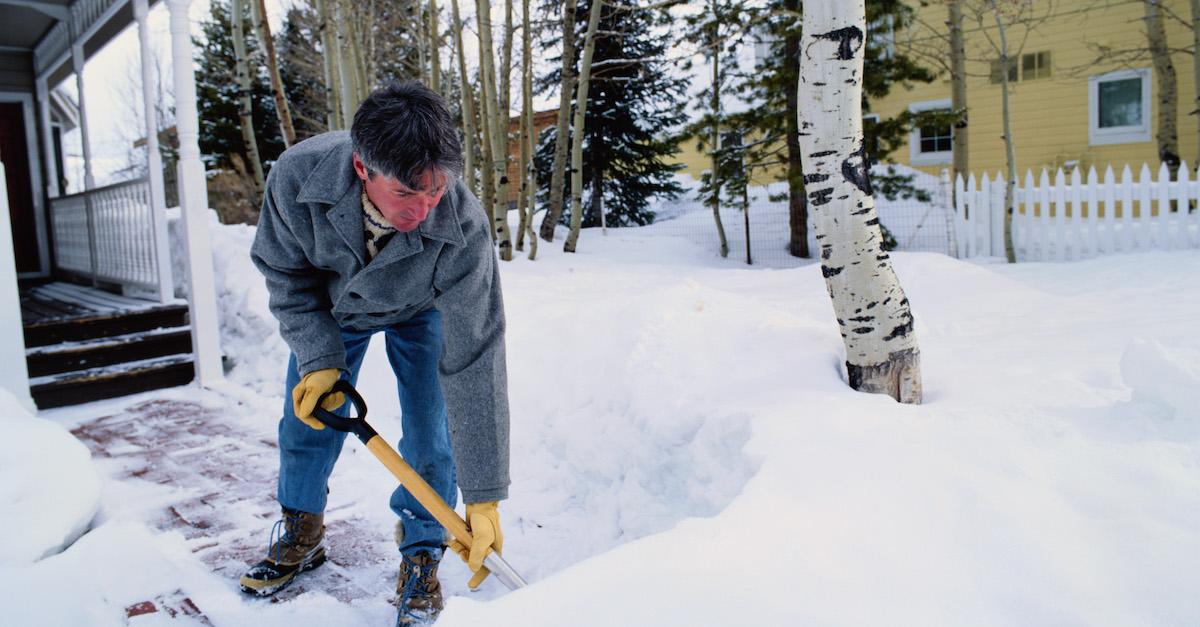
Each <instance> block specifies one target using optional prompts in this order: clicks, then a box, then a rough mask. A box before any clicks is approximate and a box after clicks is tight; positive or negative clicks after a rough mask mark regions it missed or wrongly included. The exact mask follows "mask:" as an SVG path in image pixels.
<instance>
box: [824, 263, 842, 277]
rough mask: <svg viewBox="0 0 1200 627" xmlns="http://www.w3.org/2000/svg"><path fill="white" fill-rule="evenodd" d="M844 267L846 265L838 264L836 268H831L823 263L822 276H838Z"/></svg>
mask: <svg viewBox="0 0 1200 627" xmlns="http://www.w3.org/2000/svg"><path fill="white" fill-rule="evenodd" d="M844 269H845V266H838V267H836V268H830V267H829V266H827V265H825V264H821V276H823V277H825V278H827V279H828V278H829V277H831V276H837V275H838V274H841V272H842V270H844Z"/></svg>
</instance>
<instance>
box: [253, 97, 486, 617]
mask: <svg viewBox="0 0 1200 627" xmlns="http://www.w3.org/2000/svg"><path fill="white" fill-rule="evenodd" d="M461 172H462V152H461V150H460V148H459V142H458V136H457V131H456V129H455V128H454V124H453V119H452V117H451V115H450V112H449V111H448V110H447V108H446V105H445V103H444V102H443V100H442V98H441V97H440V96H438V95H437V94H436V93H434V92H433V91H431V90H430V89H428V88H427V87H425V86H424V85H422V84H420V83H418V82H416V81H407V82H402V83H394V84H392V85H390V86H388V87H385V88H382V89H379V90H377V91H375V92H374V93H372V94H371V95H370V97H368V98H367V99H366V101H364V102H363V104H362V105H361V106H360V107H359V110H358V112H357V113H356V114H355V116H354V122H353V125H352V126H351V129H350V132H349V133H346V132H331V133H325V134H323V135H319V136H316V137H313V138H311V139H308V140H306V141H304V142H301V143H299V144H297V145H295V146H294V147H292V148H290V149H289V150H287V151H286V152H285V153H284V154H283V155H282V156H281V157H280V158H279V160H278V161H277V162H276V164H275V166H274V168H272V170H271V174H270V177H269V178H268V181H267V187H266V191H265V193H264V200H263V209H262V214H261V217H260V218H259V224H258V232H257V234H256V236H255V240H254V245H253V247H252V249H251V257H252V259H253V260H254V263H255V265H257V266H258V268H259V270H260V271H261V272H262V273H263V275H264V276H265V277H266V282H267V289H268V291H269V292H270V306H271V311H272V313H273V314H274V315H275V317H276V318H277V319H278V320H279V327H280V333H281V335H282V336H283V338H284V340H285V341H286V342H287V344H288V347H289V348H290V349H291V352H292V354H291V357H290V359H289V362H288V367H287V373H286V377H287V383H286V389H288V390H290V391H291V399H290V401H289V402H285V403H284V408H283V417H282V418H281V419H280V422H279V450H280V465H279V484H278V492H277V497H278V499H279V503H280V505H281V506H282V508H283V517H282V519H281V520H280V521H279V522H277V523H276V525H275V528H274V529H273V530H272V534H271V539H270V541H269V548H268V551H267V557H266V558H265V559H263V560H262V561H261V562H259V563H258V564H256V565H254V566H253V567H251V568H250V569H249V570H248V571H247V572H246V574H245V575H243V576H242V578H241V585H242V589H243V590H244V591H246V592H249V593H253V594H258V595H262V596H266V595H270V594H273V593H275V592H277V591H279V590H280V589H282V588H283V587H284V586H286V585H288V584H289V583H291V582H292V581H293V580H294V578H295V577H296V576H297V575H299V574H300V573H303V572H305V571H307V570H311V569H313V568H316V567H318V566H320V565H321V564H322V563H323V562H324V561H325V546H324V544H323V537H324V529H325V527H324V510H325V504H326V495H327V492H328V488H327V482H328V479H329V476H330V474H331V473H332V471H333V466H334V464H335V463H336V461H337V458H338V454H339V453H340V451H341V448H342V444H343V442H344V441H345V437H346V434H345V433H342V432H339V431H335V430H333V429H325V428H324V425H322V424H321V423H320V422H319V421H318V420H316V419H315V418H313V416H312V414H313V411H314V410H315V409H316V407H317V403H318V399H320V398H321V397H322V396H323V395H325V394H327V393H329V392H330V391H331V390H332V388H333V386H334V384H335V383H336V382H337V381H338V380H339V379H342V378H345V379H348V380H349V381H350V382H352V383H353V382H355V381H356V380H357V378H358V371H359V368H360V367H361V365H362V361H363V356H364V354H365V353H366V350H367V345H368V343H369V341H370V339H371V337H372V336H373V335H375V334H376V333H383V334H384V338H385V341H386V347H387V357H388V361H389V362H390V363H391V366H392V370H393V372H394V373H395V375H396V382H397V387H398V389H399V396H400V407H401V412H402V429H403V437H402V438H401V441H400V452H401V454H402V455H403V457H404V459H405V460H407V462H408V463H409V464H410V465H411V466H412V467H413V468H414V469H415V470H416V471H417V472H418V473H419V474H420V475H421V476H422V477H423V478H424V479H425V480H426V481H427V482H428V483H429V484H430V485H431V486H432V487H433V489H434V490H435V491H436V492H437V493H438V494H439V495H440V496H441V498H442V499H443V500H445V501H446V502H447V503H448V504H449V505H450V507H454V505H455V503H456V501H457V498H456V490H457V489H458V488H459V487H461V489H462V493H463V500H464V501H465V502H466V504H467V506H466V507H467V516H466V518H467V523H468V524H469V526H470V530H471V532H472V535H473V542H472V543H471V546H464V545H462V544H461V543H458V542H451V543H450V547H451V548H452V549H453V550H455V551H456V552H457V553H459V555H460V556H462V557H463V559H464V560H466V561H467V563H468V565H469V566H470V567H471V570H473V571H475V573H476V574H475V576H474V577H473V578H472V579H471V582H470V585H471V587H476V586H478V585H479V584H480V583H481V582H482V581H483V579H484V578H485V577H486V576H487V574H488V571H487V570H486V569H484V568H482V563H483V560H484V558H485V557H486V555H487V554H488V553H489V552H490V551H491V550H493V548H494V549H495V550H496V551H499V550H500V549H501V548H502V546H503V535H502V534H501V531H500V520H499V513H498V511H497V503H498V502H499V501H500V500H502V499H504V498H507V495H508V484H509V478H508V425H509V423H508V392H507V375H506V370H505V356H504V309H503V302H502V300H501V293H500V279H499V274H498V268H497V264H496V259H495V253H494V251H493V248H492V238H491V233H490V221H489V219H488V216H487V215H486V213H485V212H484V210H483V208H482V207H481V206H480V204H479V201H478V200H476V199H475V197H474V196H473V195H472V194H471V192H470V191H469V190H468V188H467V187H466V185H465V184H463V183H462V181H460V180H459V178H458V177H459V175H460V174H461ZM346 405H347V403H346V399H345V398H344V395H343V394H341V393H340V392H339V393H334V394H330V395H329V396H328V397H327V398H325V399H324V400H323V401H321V406H322V408H324V409H327V410H331V411H335V413H338V414H339V415H346V412H347V410H348V407H347V406H346ZM390 505H391V508H392V510H393V511H394V512H395V513H396V515H397V516H399V517H400V520H399V521H398V522H397V525H396V538H397V544H398V545H399V549H400V554H401V564H400V577H399V581H398V582H397V588H396V592H397V605H398V606H399V618H398V622H399V623H401V624H413V623H419V622H424V621H428V620H432V619H433V618H436V616H437V614H438V612H440V611H441V609H442V603H443V600H442V593H441V587H440V584H439V582H438V579H437V567H438V563H439V561H440V559H441V557H442V554H443V551H444V550H445V548H446V532H445V530H444V529H443V528H442V526H441V525H440V524H438V522H437V521H436V520H435V519H434V518H433V516H432V515H430V513H429V512H428V511H427V510H426V509H425V508H424V507H423V506H422V505H421V504H420V503H419V502H417V501H416V499H414V498H413V497H412V495H411V494H409V492H408V491H407V490H405V489H404V488H402V487H398V488H396V490H395V491H394V492H393V493H392V496H391V501H390Z"/></svg>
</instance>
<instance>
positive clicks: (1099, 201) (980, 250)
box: [954, 162, 1200, 261]
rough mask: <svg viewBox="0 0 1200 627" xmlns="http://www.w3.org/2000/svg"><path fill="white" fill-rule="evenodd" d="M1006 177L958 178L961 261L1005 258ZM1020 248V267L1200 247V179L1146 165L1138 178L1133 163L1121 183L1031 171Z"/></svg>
mask: <svg viewBox="0 0 1200 627" xmlns="http://www.w3.org/2000/svg"><path fill="white" fill-rule="evenodd" d="M1005 185H1006V181H1005V180H1004V177H1003V175H997V176H996V177H994V178H992V177H989V176H988V175H987V174H986V173H985V174H984V175H983V176H982V178H980V179H978V180H977V179H976V177H975V175H974V174H972V175H970V177H968V178H967V180H966V181H965V182H964V181H963V179H962V177H961V176H958V177H955V181H954V188H955V194H954V199H955V202H954V204H955V216H956V222H957V225H956V231H957V246H958V256H959V257H976V256H1000V257H1003V256H1004V188H1005ZM1014 209H1015V213H1014V214H1013V247H1014V248H1015V252H1016V256H1017V260H1018V261H1065V260H1079V259H1087V258H1090V257H1095V256H1098V255H1107V254H1112V253H1123V252H1133V251H1146V250H1177V249H1183V248H1200V173H1198V172H1196V171H1193V170H1191V169H1189V167H1188V165H1187V163H1186V162H1185V163H1183V164H1181V165H1180V167H1179V173H1178V177H1177V179H1176V180H1174V181H1172V180H1171V176H1170V172H1169V171H1168V169H1167V165H1166V164H1162V165H1161V166H1159V169H1158V176H1157V178H1155V177H1152V176H1151V171H1150V166H1148V165H1145V164H1143V165H1142V169H1141V172H1140V173H1139V175H1138V178H1137V180H1134V178H1133V172H1132V171H1131V170H1130V168H1129V166H1128V165H1126V166H1125V167H1124V169H1123V170H1122V171H1121V178H1120V180H1119V181H1118V180H1117V178H1116V176H1115V175H1114V173H1113V169H1112V167H1111V166H1110V167H1108V168H1107V169H1105V171H1104V177H1103V178H1101V177H1099V176H1098V175H1097V173H1096V169H1095V168H1090V169H1089V170H1088V172H1087V176H1086V178H1085V177H1083V176H1082V175H1081V174H1080V172H1079V170H1078V169H1074V170H1072V171H1071V174H1070V175H1069V176H1068V175H1066V174H1064V173H1063V171H1062V169H1061V168H1060V169H1059V170H1058V171H1056V172H1055V173H1054V178H1053V181H1051V177H1050V173H1049V172H1047V171H1046V170H1042V173H1041V176H1040V177H1039V178H1038V179H1037V181H1035V180H1034V176H1033V172H1031V171H1027V172H1026V174H1025V181H1024V184H1021V182H1020V181H1018V183H1017V185H1016V189H1015V192H1014Z"/></svg>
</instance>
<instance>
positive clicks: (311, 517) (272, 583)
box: [241, 507, 325, 597]
mask: <svg viewBox="0 0 1200 627" xmlns="http://www.w3.org/2000/svg"><path fill="white" fill-rule="evenodd" d="M324 523H325V514H323V513H322V514H310V513H308V512H300V511H296V510H292V509H288V508H286V507H285V508H283V518H282V519H281V520H279V521H277V522H276V523H275V526H274V527H272V528H271V540H272V542H271V546H270V548H269V549H267V558H266V559H264V560H263V561H261V562H259V563H257V564H255V565H254V566H252V567H250V570H248V571H246V574H245V575H242V579H241V585H242V592H246V593H248V594H255V595H258V596H261V597H265V596H269V595H272V594H275V593H276V592H279V591H280V590H282V589H283V588H285V587H286V586H287V585H288V584H289V583H291V582H292V580H293V579H295V578H296V575H299V574H300V573H302V572H304V571H306V570H312V569H314V568H316V567H318V566H320V565H321V564H324V563H325V545H324V543H323V542H322V540H323V539H324V538H325V524H324ZM280 528H282V530H283V533H282V535H281V534H280ZM276 538H278V540H276Z"/></svg>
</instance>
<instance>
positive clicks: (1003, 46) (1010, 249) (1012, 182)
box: [987, 0, 1062, 263]
mask: <svg viewBox="0 0 1200 627" xmlns="http://www.w3.org/2000/svg"><path fill="white" fill-rule="evenodd" d="M987 2H988V7H989V8H990V9H991V11H992V17H993V18H995V20H996V37H997V39H998V40H999V42H1000V44H999V49H1000V98H1001V107H1000V109H1001V115H1002V117H1003V119H1004V122H1003V125H1004V163H1005V166H1006V168H1007V170H1008V171H1007V175H1008V176H1007V180H1006V181H1005V182H1004V257H1005V258H1006V259H1007V260H1008V263H1016V262H1017V251H1016V248H1015V247H1014V246H1013V236H1012V231H1013V224H1012V222H1013V204H1014V203H1015V201H1016V185H1017V157H1016V154H1015V151H1014V148H1013V135H1012V108H1011V107H1010V106H1009V88H1008V81H1009V76H1008V67H1009V65H1010V64H1011V63H1012V57H1010V56H1009V53H1008V25H1007V24H1005V22H1004V17H1003V16H1002V15H1001V14H1000V7H999V6H998V5H997V4H996V0H987ZM1018 58H1019V55H1018ZM1061 210H1062V209H1061V208H1059V211H1061Z"/></svg>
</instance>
